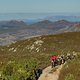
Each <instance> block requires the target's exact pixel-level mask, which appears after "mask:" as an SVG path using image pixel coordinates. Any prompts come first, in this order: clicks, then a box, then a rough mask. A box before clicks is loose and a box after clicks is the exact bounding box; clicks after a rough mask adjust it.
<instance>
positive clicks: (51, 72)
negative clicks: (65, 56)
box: [38, 64, 63, 80]
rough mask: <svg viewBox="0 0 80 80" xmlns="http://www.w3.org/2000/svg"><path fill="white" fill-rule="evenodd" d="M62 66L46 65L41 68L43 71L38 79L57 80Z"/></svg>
mask: <svg viewBox="0 0 80 80" xmlns="http://www.w3.org/2000/svg"><path fill="white" fill-rule="evenodd" d="M62 67H63V64H62V65H59V66H56V67H55V68H53V69H52V68H51V66H49V67H47V68H46V69H44V70H43V73H42V74H41V76H40V77H39V79H38V80H58V78H59V75H60V71H61V69H62Z"/></svg>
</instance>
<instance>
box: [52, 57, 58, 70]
mask: <svg viewBox="0 0 80 80" xmlns="http://www.w3.org/2000/svg"><path fill="white" fill-rule="evenodd" d="M51 63H52V68H53V67H55V66H56V64H57V56H55V55H52V56H51Z"/></svg>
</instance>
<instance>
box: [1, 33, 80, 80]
mask: <svg viewBox="0 0 80 80" xmlns="http://www.w3.org/2000/svg"><path fill="white" fill-rule="evenodd" d="M68 52H70V53H73V52H80V32H72V33H64V34H58V35H47V36H40V37H35V38H31V39H27V40H22V41H18V42H16V43H14V44H11V45H7V46H0V76H1V77H3V78H4V77H5V76H6V80H23V79H22V78H23V77H24V78H26V79H27V78H28V77H32V78H34V75H33V69H34V68H35V66H37V67H36V69H37V68H42V69H43V68H45V67H47V66H48V65H50V56H51V55H52V54H55V55H58V54H62V53H63V54H66V53H68ZM73 62H74V61H73ZM73 62H71V63H70V65H69V66H70V68H71V67H72V66H73V65H74V66H75V64H77V63H74V64H73ZM78 62H79V60H78ZM26 66H27V67H26ZM78 67H79V66H78V65H77V69H78ZM9 70H10V71H9ZM78 71H79V70H78ZM74 72H75V71H74ZM62 73H64V72H63V71H62ZM79 76H80V74H79ZM61 77H62V76H61ZM24 80H25V79H24ZM33 80H35V79H33ZM63 80H70V79H63ZM75 80H78V79H75Z"/></svg>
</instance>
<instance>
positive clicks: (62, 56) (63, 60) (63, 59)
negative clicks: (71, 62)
mask: <svg viewBox="0 0 80 80" xmlns="http://www.w3.org/2000/svg"><path fill="white" fill-rule="evenodd" d="M64 63H65V58H64V54H62V55H61V64H64Z"/></svg>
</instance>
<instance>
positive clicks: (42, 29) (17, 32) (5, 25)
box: [0, 20, 80, 45]
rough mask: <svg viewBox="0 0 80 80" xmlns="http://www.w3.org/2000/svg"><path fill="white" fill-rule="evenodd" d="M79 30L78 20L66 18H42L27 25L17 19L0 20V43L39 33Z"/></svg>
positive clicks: (4, 43)
mask: <svg viewBox="0 0 80 80" xmlns="http://www.w3.org/2000/svg"><path fill="white" fill-rule="evenodd" d="M79 31H80V22H70V21H67V20H59V21H55V22H53V21H50V20H43V21H39V22H36V23H33V24H29V25H28V24H27V23H25V22H24V21H18V20H11V21H0V45H6V44H10V43H14V42H16V41H17V40H23V39H27V38H30V37H35V36H40V35H48V34H59V33H64V32H79Z"/></svg>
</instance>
